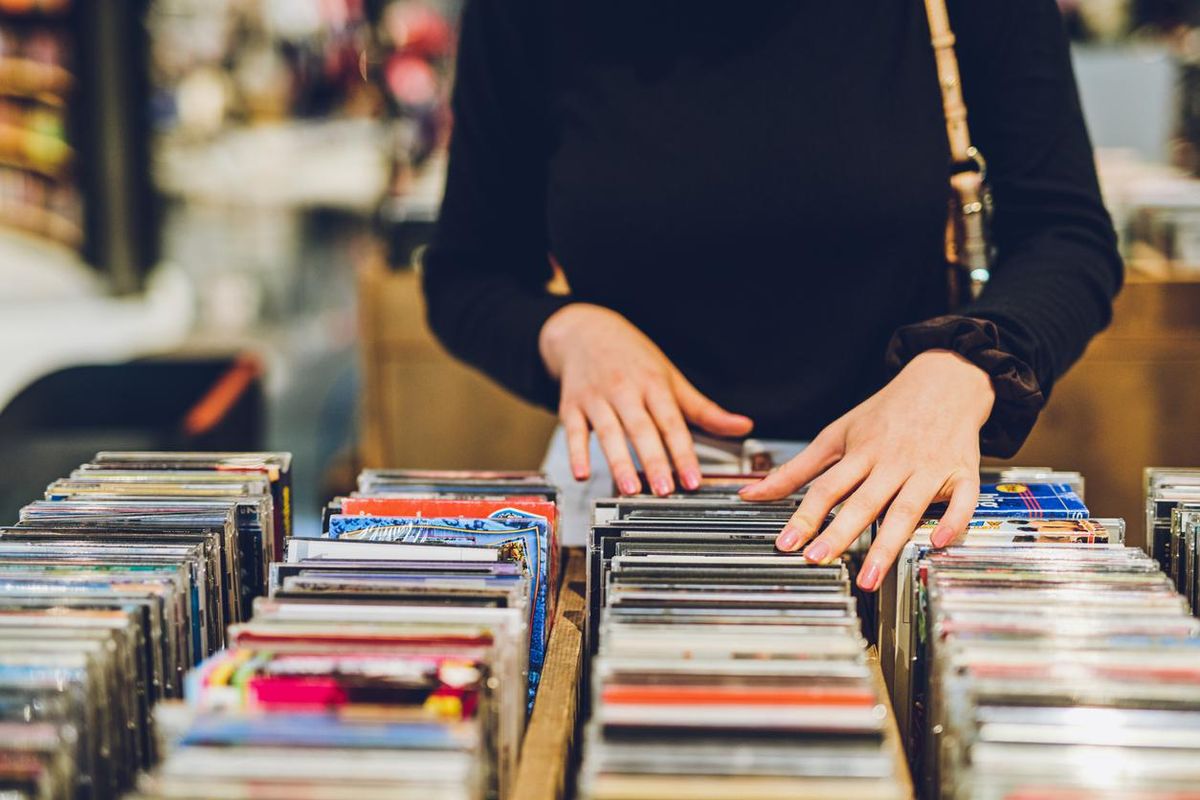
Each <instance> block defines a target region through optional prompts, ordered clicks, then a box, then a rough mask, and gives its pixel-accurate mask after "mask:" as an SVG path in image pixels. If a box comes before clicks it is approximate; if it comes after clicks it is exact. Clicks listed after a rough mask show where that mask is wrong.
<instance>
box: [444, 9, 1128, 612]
mask: <svg viewBox="0 0 1200 800" xmlns="http://www.w3.org/2000/svg"><path fill="white" fill-rule="evenodd" d="M949 12H950V17H951V21H952V24H953V26H954V29H955V33H956V34H957V40H958V44H957V53H958V59H959V64H960V69H961V74H962V86H963V91H964V94H965V97H966V103H967V107H968V108H969V109H970V114H971V116H970V123H971V133H972V136H973V139H974V142H975V144H977V145H978V147H979V149H980V150H981V151H982V152H983V153H984V154H985V155H986V156H987V158H988V161H989V168H990V181H991V185H992V187H993V192H994V195H995V203H996V213H995V218H994V238H995V241H996V245H997V252H998V260H997V261H996V263H995V267H994V270H993V275H992V279H991V282H990V283H989V285H988V287H987V288H986V290H985V291H984V292H983V294H982V296H981V297H980V298H978V299H977V300H975V301H974V302H972V303H970V304H968V305H966V306H964V307H961V308H958V309H956V310H955V311H953V312H952V313H950V311H949V309H948V306H947V300H946V297H947V291H946V271H945V262H944V258H943V244H944V240H943V235H944V225H945V221H946V202H947V193H948V188H947V187H948V184H947V180H948V174H949V158H948V144H947V134H946V127H945V121H944V117H943V112H942V103H941V94H940V89H939V85H938V80H937V74H936V72H935V67H934V57H933V53H932V50H931V47H930V41H929V40H930V33H929V27H928V23H927V20H926V16H925V9H924V7H923V5H922V2H921V0H868V2H860V3H816V2H807V1H805V0H799V1H798V0H789V1H788V2H763V3H755V4H750V5H749V6H746V7H737V10H735V6H733V5H732V4H728V3H717V2H710V0H688V1H687V2H682V0H655V2H651V3H636V4H634V3H626V2H624V0H615V2H607V3H597V2H593V1H592V0H470V1H469V2H468V5H467V9H466V12H465V15H464V19H463V30H462V42H461V51H460V54H459V62H458V75H457V81H456V87H455V93H454V112H455V129H454V135H453V139H452V144H451V149H450V169H449V177H448V180H447V186H446V196H445V201H444V205H443V210H442V216H441V220H440V222H439V226H438V230H437V234H436V236H435V240H434V242H433V244H432V245H431V247H430V248H429V251H428V253H427V255H426V258H425V292H426V296H427V300H428V307H429V320H430V323H431V325H432V327H433V329H434V331H435V332H436V333H437V335H438V336H439V337H440V338H441V340H442V341H443V342H444V343H445V344H446V346H447V347H448V348H449V349H450V350H451V351H452V352H454V353H455V354H457V355H458V356H459V357H461V358H462V359H464V360H466V361H467V362H469V363H471V364H473V365H475V366H477V367H478V368H480V369H482V370H483V371H484V372H486V373H488V374H489V375H491V376H492V377H493V378H495V379H496V380H497V381H499V382H501V383H502V384H504V385H505V386H507V387H509V388H510V389H512V390H513V391H515V392H517V393H518V394H520V395H522V396H523V397H525V398H527V399H529V400H532V401H534V402H537V403H541V404H543V405H546V406H548V407H551V408H555V407H556V408H557V409H558V413H559V416H560V418H561V422H562V426H563V429H564V430H565V438H566V440H567V443H568V447H569V452H570V460H571V468H572V472H573V474H574V476H575V477H576V479H580V480H582V479H585V478H587V477H588V475H589V474H590V472H591V471H593V469H594V465H593V464H592V463H590V459H589V455H588V437H589V431H591V432H594V433H595V434H596V437H597V438H598V439H599V442H600V445H601V447H602V449H603V453H604V456H605V458H606V459H607V461H608V463H609V466H610V468H611V470H612V474H613V477H614V480H615V482H616V484H617V486H618V487H619V489H620V490H621V491H622V492H627V493H628V492H635V491H638V490H639V488H640V486H639V482H638V477H637V473H636V471H635V468H634V462H633V460H632V458H631V454H630V451H629V448H628V447H627V444H626V443H627V441H628V442H629V443H630V444H631V446H632V449H633V452H634V454H636V456H637V458H638V459H639V460H640V462H641V463H642V465H643V466H644V470H645V475H646V477H647V480H648V482H649V484H650V488H651V489H652V490H653V491H654V492H656V493H657V494H668V493H670V492H671V491H673V490H674V489H675V484H674V480H673V477H672V471H674V474H675V475H676V476H678V481H679V483H680V484H682V488H684V489H688V488H692V487H694V486H695V485H696V484H697V483H698V480H699V472H698V468H697V462H696V457H695V453H694V449H693V444H692V437H691V434H690V433H689V426H691V427H694V428H699V429H702V430H705V431H708V432H711V433H714V434H717V435H721V436H745V435H746V434H748V433H749V432H750V431H751V430H752V429H753V430H754V431H755V434H756V436H763V437H773V438H786V439H798V440H811V441H812V444H811V445H810V446H809V447H808V448H807V449H805V450H804V451H803V452H802V453H801V454H800V455H798V456H797V457H796V458H795V459H793V460H792V461H790V462H788V463H787V464H786V465H785V466H784V467H782V468H781V469H780V470H778V471H777V472H776V473H774V474H773V475H772V476H771V477H769V478H767V479H765V480H763V481H761V482H759V483H758V484H755V485H753V486H750V487H748V488H747V489H745V490H744V491H743V496H744V497H745V498H747V499H753V500H765V499H771V498H777V497H781V496H783V495H785V494H787V493H789V492H792V491H794V490H796V489H798V488H800V487H801V486H803V485H804V484H806V483H809V482H810V481H812V484H811V487H810V489H809V491H808V493H807V495H806V497H805V499H804V501H803V503H802V505H801V506H800V508H799V510H798V511H797V512H796V515H795V517H794V518H793V519H792V521H791V522H790V523H789V524H788V525H787V527H786V528H785V529H784V530H783V531H782V532H781V533H780V535H779V537H778V540H777V545H778V547H779V548H780V549H781V550H786V551H793V550H797V549H799V548H800V547H802V546H805V545H807V547H806V549H805V555H806V557H807V558H809V559H810V560H813V561H827V560H830V559H832V558H835V557H836V556H837V555H839V554H840V553H841V552H842V551H843V550H844V549H845V548H846V547H847V546H849V544H850V543H851V542H852V541H853V540H854V538H855V537H856V536H857V535H858V533H859V531H861V530H862V529H863V528H864V527H866V526H867V525H868V524H869V523H870V521H871V520H873V519H875V518H876V517H878V516H879V515H880V514H883V515H884V521H883V523H882V526H881V528H880V530H879V533H878V536H877V537H876V541H875V543H874V545H873V547H872V549H871V551H870V553H869V554H868V556H867V560H866V562H865V566H864V569H863V570H862V571H861V573H860V576H859V584H860V586H862V588H864V589H866V590H874V589H875V588H877V587H878V584H879V582H880V581H881V579H882V575H883V573H884V572H885V571H886V569H887V568H888V567H889V566H890V564H891V563H892V561H893V560H894V558H895V556H896V553H897V552H898V551H899V549H900V548H901V547H902V546H903V544H904V542H905V541H906V540H907V539H908V537H909V536H910V535H911V533H912V530H913V528H914V525H915V523H916V521H917V519H918V518H919V517H920V516H921V514H922V513H923V512H924V511H925V509H926V507H927V506H928V505H929V503H930V502H931V501H938V500H947V501H949V504H948V509H947V511H946V513H945V516H944V517H943V519H942V521H941V524H940V525H939V527H938V528H937V530H936V531H935V533H934V542H935V543H936V544H941V543H944V542H946V541H948V540H950V539H951V538H952V537H953V536H954V535H955V534H956V533H958V532H960V531H961V530H963V529H964V528H965V526H966V524H967V521H968V520H969V519H970V516H971V513H972V510H973V507H974V503H975V499H976V495H977V492H978V468H979V458H980V450H981V447H982V450H983V452H985V453H988V454H994V455H1000V456H1008V455H1012V454H1013V453H1015V452H1016V450H1017V449H1018V448H1019V446H1020V444H1021V442H1022V441H1023V440H1024V438H1025V437H1026V435H1027V434H1028V432H1029V430H1030V428H1031V427H1032V425H1033V423H1034V421H1035V420H1036V417H1037V413H1038V411H1039V409H1040V408H1041V407H1042V405H1043V404H1044V402H1045V398H1046V397H1047V395H1048V394H1049V392H1050V389H1051V387H1052V386H1053V384H1054V382H1055V380H1056V379H1057V378H1058V377H1059V376H1060V375H1061V374H1062V373H1063V372H1064V370H1066V368H1067V367H1068V366H1069V365H1070V364H1071V363H1072V362H1073V361H1074V360H1075V359H1077V358H1078V357H1079V355H1080V354H1081V353H1082V352H1083V349H1084V347H1085V346H1086V344H1087V342H1088V340H1089V338H1090V337H1091V336H1093V335H1094V334H1095V333H1096V332H1097V331H1099V330H1100V329H1102V328H1103V327H1104V326H1105V325H1106V324H1107V322H1108V319H1109V316H1110V313H1111V301H1112V298H1113V296H1114V294H1115V293H1116V291H1117V290H1118V288H1119V286H1120V283H1121V275H1122V265H1121V262H1120V260H1119V257H1118V255H1117V252H1116V249H1115V236H1114V233H1113V229H1112V224H1111V221H1110V219H1109V216H1108V214H1107V212H1106V211H1105V209H1104V206H1103V204H1102V201H1101V199H1100V194H1099V190H1098V187H1097V181H1096V176H1095V172H1094V165H1093V157H1092V150H1091V145H1090V143H1089V141H1088V136H1087V132H1086V130H1085V126H1084V122H1083V119H1082V114H1081V112H1080V108H1079V101H1078V98H1077V93H1076V89H1075V84H1074V77H1073V75H1072V71H1071V64H1070V59H1069V53H1068V45H1067V42H1066V40H1065V36H1064V34H1063V31H1062V23H1061V19H1060V17H1059V13H1058V10H1057V8H1056V6H1055V5H1054V2H1053V0H950V3H949ZM554 264H561V269H562V271H563V273H564V274H565V277H566V280H567V282H568V283H569V284H570V289H571V293H570V295H568V296H560V295H555V294H551V293H549V292H548V291H547V289H546V284H547V281H548V280H549V279H550V278H551V276H552V272H553V269H552V267H553V265H554ZM843 500H845V503H844V505H843V506H842V509H841V511H840V512H839V514H838V515H837V517H836V518H835V519H834V521H833V522H832V523H831V524H830V525H829V526H828V527H827V528H826V529H825V530H824V531H823V532H820V535H819V536H817V535H816V534H817V533H818V532H819V527H820V524H821V522H822V521H823V520H824V519H825V517H826V515H827V513H828V512H829V511H830V510H831V509H832V508H833V507H834V506H835V505H836V504H837V503H838V502H841V501H843ZM814 537H815V538H814Z"/></svg>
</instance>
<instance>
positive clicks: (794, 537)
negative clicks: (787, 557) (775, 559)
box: [775, 528, 800, 553]
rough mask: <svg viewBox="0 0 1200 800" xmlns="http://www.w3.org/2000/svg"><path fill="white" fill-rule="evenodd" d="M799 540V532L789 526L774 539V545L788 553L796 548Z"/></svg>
mask: <svg viewBox="0 0 1200 800" xmlns="http://www.w3.org/2000/svg"><path fill="white" fill-rule="evenodd" d="M799 541H800V534H798V533H796V532H795V531H794V530H792V529H790V528H785V529H784V530H783V533H781V534H779V538H778V539H776V540H775V547H776V548H777V549H779V550H782V551H783V552H785V553H790V552H791V551H793V550H795V549H796V544H797V543H798V542H799Z"/></svg>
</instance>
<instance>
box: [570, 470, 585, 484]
mask: <svg viewBox="0 0 1200 800" xmlns="http://www.w3.org/2000/svg"><path fill="white" fill-rule="evenodd" d="M571 474H572V475H574V476H575V480H577V481H586V480H587V479H588V471H587V470H586V469H585V468H583V467H575V468H574V469H572V470H571Z"/></svg>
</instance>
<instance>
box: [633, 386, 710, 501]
mask: <svg viewBox="0 0 1200 800" xmlns="http://www.w3.org/2000/svg"><path fill="white" fill-rule="evenodd" d="M646 407H647V408H648V409H650V414H651V416H653V417H654V421H655V423H657V425H658V429H659V431H661V432H662V438H663V441H664V442H666V445H667V450H668V451H669V452H670V453H671V460H672V461H674V462H675V471H676V472H677V473H678V474H679V482H680V483H681V484H682V485H683V488H684V489H687V490H689V491H691V490H694V489H699V488H700V461H699V459H697V458H696V448H695V444H694V443H693V442H692V434H691V433H690V432H689V431H688V428H687V423H686V422H684V420H683V414H681V413H680V411H679V404H678V403H677V402H676V400H675V397H674V395H672V394H671V393H670V392H669V391H652V392H651V393H650V394H649V395H648V396H647V397H646Z"/></svg>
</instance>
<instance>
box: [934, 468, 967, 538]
mask: <svg viewBox="0 0 1200 800" xmlns="http://www.w3.org/2000/svg"><path fill="white" fill-rule="evenodd" d="M949 489H950V502H949V503H948V504H947V505H946V513H945V514H943V515H942V519H941V520H940V521H939V522H938V524H937V527H936V528H934V529H933V533H932V534H930V537H929V541H930V543H931V544H932V545H933V546H934V547H945V546H946V545H948V544H950V542H952V541H954V540H955V539H956V538H957V537H958V536H960V535H962V533H963V532H964V531H966V530H967V526H968V525H970V524H971V517H973V516H975V504H976V503H977V502H978V501H979V476H978V475H977V474H974V473H970V474H966V475H963V476H961V477H959V478H958V479H957V480H955V481H954V482H953V483H952V484H950V486H949Z"/></svg>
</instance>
